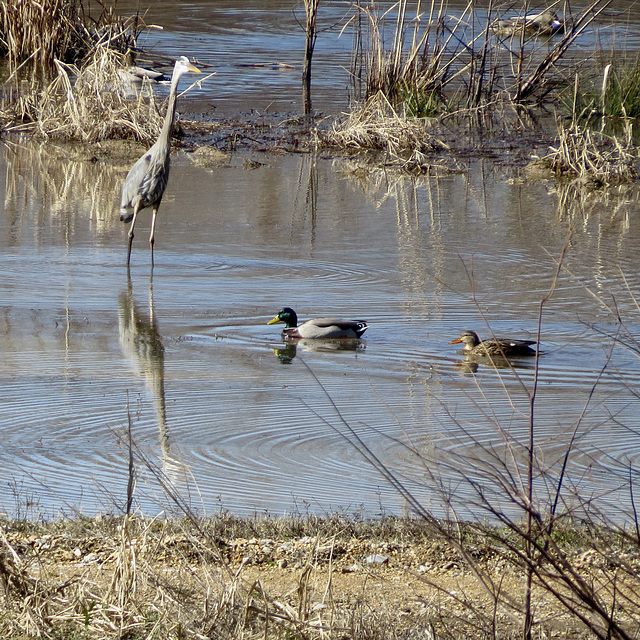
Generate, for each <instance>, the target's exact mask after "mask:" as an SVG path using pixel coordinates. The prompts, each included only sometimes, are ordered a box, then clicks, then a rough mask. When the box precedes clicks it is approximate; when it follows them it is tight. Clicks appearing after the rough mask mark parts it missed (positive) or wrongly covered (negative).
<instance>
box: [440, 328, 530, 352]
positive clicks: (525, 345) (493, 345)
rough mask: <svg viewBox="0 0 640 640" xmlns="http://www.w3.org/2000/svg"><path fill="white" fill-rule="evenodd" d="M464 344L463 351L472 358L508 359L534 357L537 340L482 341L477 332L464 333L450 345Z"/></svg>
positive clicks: (495, 339) (499, 339)
mask: <svg viewBox="0 0 640 640" xmlns="http://www.w3.org/2000/svg"><path fill="white" fill-rule="evenodd" d="M460 342H464V348H463V349H462V351H463V352H464V353H466V354H467V355H472V356H490V357H494V358H495V357H498V358H499V357H502V358H504V357H506V356H533V355H535V353H536V352H535V349H532V348H531V345H532V344H535V343H536V341H535V340H506V339H504V338H491V339H489V340H480V338H478V334H477V333H476V332H475V331H463V332H462V335H461V336H460V337H459V338H458V339H456V340H452V341H451V342H450V343H449V344H458V343H460Z"/></svg>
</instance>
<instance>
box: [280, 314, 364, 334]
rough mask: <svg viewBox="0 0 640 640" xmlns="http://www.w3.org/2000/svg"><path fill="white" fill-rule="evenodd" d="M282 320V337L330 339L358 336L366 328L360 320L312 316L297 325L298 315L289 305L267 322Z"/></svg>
mask: <svg viewBox="0 0 640 640" xmlns="http://www.w3.org/2000/svg"><path fill="white" fill-rule="evenodd" d="M276 322H284V323H285V325H286V327H285V328H284V329H283V330H282V336H283V337H284V338H309V339H320V340H323V339H324V340H331V339H334V338H351V339H352V340H353V339H354V338H359V337H360V336H361V335H362V334H363V333H364V332H365V331H366V330H367V328H368V327H367V323H366V322H363V321H362V320H340V319H338V318H313V319H312V320H307V321H306V322H304V323H303V324H301V325H300V326H298V316H297V315H296V312H295V311H294V310H293V309H291V307H285V308H284V309H282V310H281V311H280V312H279V313H278V315H277V316H276V317H275V318H273V319H272V320H269V322H267V324H275V323H276Z"/></svg>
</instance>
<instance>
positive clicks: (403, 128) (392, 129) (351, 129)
mask: <svg viewBox="0 0 640 640" xmlns="http://www.w3.org/2000/svg"><path fill="white" fill-rule="evenodd" d="M318 138H319V142H320V144H322V145H325V146H337V147H343V148H348V149H354V150H373V151H384V152H386V153H387V154H388V155H389V156H390V157H391V158H393V159H395V160H397V161H399V162H401V163H404V162H406V161H407V158H406V156H408V155H410V154H412V153H414V154H429V153H436V152H440V151H444V150H445V149H447V148H448V147H447V145H446V144H444V142H442V141H440V140H438V139H437V138H436V137H435V136H433V135H431V134H430V133H428V132H427V130H426V121H424V120H418V119H415V118H404V117H401V116H400V115H399V114H398V113H396V111H395V109H394V108H393V107H392V106H391V103H390V102H389V101H388V100H387V98H386V96H385V95H384V94H383V93H382V92H378V93H377V94H376V95H375V96H373V97H372V98H369V100H367V102H366V103H365V104H364V105H363V107H362V108H361V109H359V110H355V111H353V112H352V113H351V114H350V115H349V116H348V118H347V119H346V120H345V121H344V122H339V123H336V124H334V126H333V128H332V129H331V131H328V132H318ZM403 156H404V157H403Z"/></svg>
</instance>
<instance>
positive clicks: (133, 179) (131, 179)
mask: <svg viewBox="0 0 640 640" xmlns="http://www.w3.org/2000/svg"><path fill="white" fill-rule="evenodd" d="M150 162H151V150H149V151H147V153H145V154H144V155H143V156H142V157H140V158H138V160H137V162H136V163H135V164H134V165H133V167H131V169H130V170H129V173H128V174H127V177H126V179H125V181H124V186H123V187H122V200H121V201H120V208H121V209H127V208H128V207H133V200H134V199H135V198H136V196H138V195H139V193H140V186H141V185H142V182H143V180H144V176H145V174H146V173H147V169H148V168H149V163H150Z"/></svg>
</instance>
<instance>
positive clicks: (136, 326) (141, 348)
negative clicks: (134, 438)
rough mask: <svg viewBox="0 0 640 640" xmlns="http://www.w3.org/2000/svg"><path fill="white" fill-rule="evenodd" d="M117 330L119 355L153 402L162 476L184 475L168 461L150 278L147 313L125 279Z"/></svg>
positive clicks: (159, 342)
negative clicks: (123, 358)
mask: <svg viewBox="0 0 640 640" xmlns="http://www.w3.org/2000/svg"><path fill="white" fill-rule="evenodd" d="M119 330H120V345H121V347H122V352H123V353H124V355H125V357H126V358H127V360H129V362H131V363H132V364H133V365H134V367H135V368H136V370H137V371H138V372H139V373H140V374H141V375H142V376H144V379H145V383H146V386H147V388H148V389H149V391H150V393H151V395H152V396H153V399H154V404H155V411H156V416H157V419H158V433H159V440H160V449H161V451H162V462H163V469H164V471H165V472H168V471H172V472H174V473H175V472H176V471H180V472H182V473H184V465H183V464H182V463H181V462H179V461H178V460H176V459H174V458H172V456H171V453H170V448H169V433H168V430H167V405H166V400H165V388H164V344H163V342H162V336H161V335H160V331H159V329H158V322H157V318H156V314H155V310H154V305H153V276H151V277H150V278H149V312H148V313H147V312H145V311H142V310H141V309H140V308H139V307H138V305H137V304H136V302H135V299H134V296H133V284H132V282H131V276H130V275H128V277H127V288H126V290H124V291H122V292H121V293H120V298H119Z"/></svg>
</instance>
